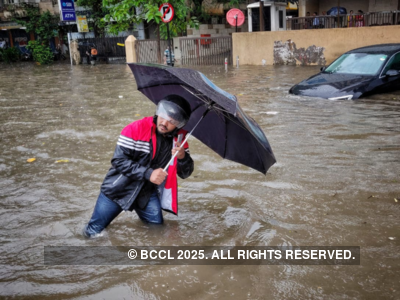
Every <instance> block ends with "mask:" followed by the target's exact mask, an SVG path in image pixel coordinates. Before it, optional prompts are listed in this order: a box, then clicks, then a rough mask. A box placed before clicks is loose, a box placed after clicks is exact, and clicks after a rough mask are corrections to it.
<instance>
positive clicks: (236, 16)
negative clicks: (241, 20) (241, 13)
mask: <svg viewBox="0 0 400 300" xmlns="http://www.w3.org/2000/svg"><path fill="white" fill-rule="evenodd" d="M237 19H238V15H235V20H236V32H237Z"/></svg>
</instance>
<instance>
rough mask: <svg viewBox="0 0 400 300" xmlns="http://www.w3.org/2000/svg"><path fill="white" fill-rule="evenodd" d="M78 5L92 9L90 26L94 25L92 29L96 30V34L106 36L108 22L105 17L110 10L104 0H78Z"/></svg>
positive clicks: (89, 17)
mask: <svg viewBox="0 0 400 300" xmlns="http://www.w3.org/2000/svg"><path fill="white" fill-rule="evenodd" d="M76 5H78V6H81V7H86V8H88V9H89V10H90V15H89V16H88V20H89V21H90V23H89V26H90V25H92V28H91V29H92V30H93V32H94V36H95V37H98V36H104V33H105V25H106V24H105V22H104V20H103V18H104V16H105V15H106V14H107V12H108V10H107V9H106V8H105V7H104V6H103V0H77V1H76ZM77 14H79V12H77Z"/></svg>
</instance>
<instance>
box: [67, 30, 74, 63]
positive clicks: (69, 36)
mask: <svg viewBox="0 0 400 300" xmlns="http://www.w3.org/2000/svg"><path fill="white" fill-rule="evenodd" d="M67 26H68V25H67ZM68 47H69V60H70V61H71V66H72V65H73V63H72V52H71V26H68Z"/></svg>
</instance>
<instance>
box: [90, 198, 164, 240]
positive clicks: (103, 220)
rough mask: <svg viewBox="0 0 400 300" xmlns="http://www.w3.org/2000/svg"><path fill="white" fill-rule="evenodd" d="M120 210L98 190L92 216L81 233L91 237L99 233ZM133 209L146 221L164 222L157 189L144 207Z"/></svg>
mask: <svg viewBox="0 0 400 300" xmlns="http://www.w3.org/2000/svg"><path fill="white" fill-rule="evenodd" d="M121 211H122V209H121V207H120V206H119V205H118V204H117V203H115V202H114V201H112V200H110V199H108V198H107V196H106V195H104V194H103V193H101V192H100V195H99V197H98V198H97V202H96V206H95V207H94V211H93V214H92V217H91V218H90V221H89V223H88V224H87V225H86V226H85V227H84V228H83V235H84V236H85V237H93V236H95V235H96V234H99V233H100V232H102V231H103V229H104V228H106V227H107V226H108V225H109V224H110V223H111V222H112V220H114V219H115V218H116V217H117V216H118V215H119V214H120V213H121ZM135 211H136V213H137V215H138V216H139V218H140V219H141V220H142V221H144V222H146V223H154V224H162V223H163V222H164V219H163V216H162V211H161V205H160V200H159V199H158V194H157V191H155V192H154V193H153V194H152V195H151V196H150V200H149V203H148V204H147V206H146V207H145V208H144V209H139V208H137V209H135Z"/></svg>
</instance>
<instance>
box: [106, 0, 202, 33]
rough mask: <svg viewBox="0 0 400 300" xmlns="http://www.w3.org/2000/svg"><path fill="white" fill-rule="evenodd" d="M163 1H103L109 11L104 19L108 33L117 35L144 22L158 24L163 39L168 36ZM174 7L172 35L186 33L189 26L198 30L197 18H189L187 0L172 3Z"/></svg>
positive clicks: (177, 0) (189, 8) (189, 9)
mask: <svg viewBox="0 0 400 300" xmlns="http://www.w3.org/2000/svg"><path fill="white" fill-rule="evenodd" d="M164 2H165V1H163V0H103V5H104V6H105V7H107V9H108V10H109V14H107V15H106V16H105V18H104V20H105V21H106V22H108V25H107V27H108V31H110V32H111V33H114V34H117V33H118V32H121V31H125V30H127V29H129V28H131V27H132V26H133V25H134V24H139V23H141V22H143V21H145V22H147V23H156V24H158V25H159V28H160V34H161V36H162V37H164V38H165V37H166V36H167V27H166V24H165V23H163V22H162V20H161V13H160V12H159V11H158V8H159V7H160V5H161V4H162V3H164ZM171 4H172V6H173V7H174V11H175V14H174V18H173V20H172V21H171V22H170V24H169V25H170V34H171V36H176V35H178V34H179V33H182V32H184V31H186V27H187V25H190V26H191V27H195V28H198V25H199V24H198V21H197V18H196V17H191V18H187V16H188V15H189V12H190V11H191V7H190V5H188V1H187V0H174V1H171Z"/></svg>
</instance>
